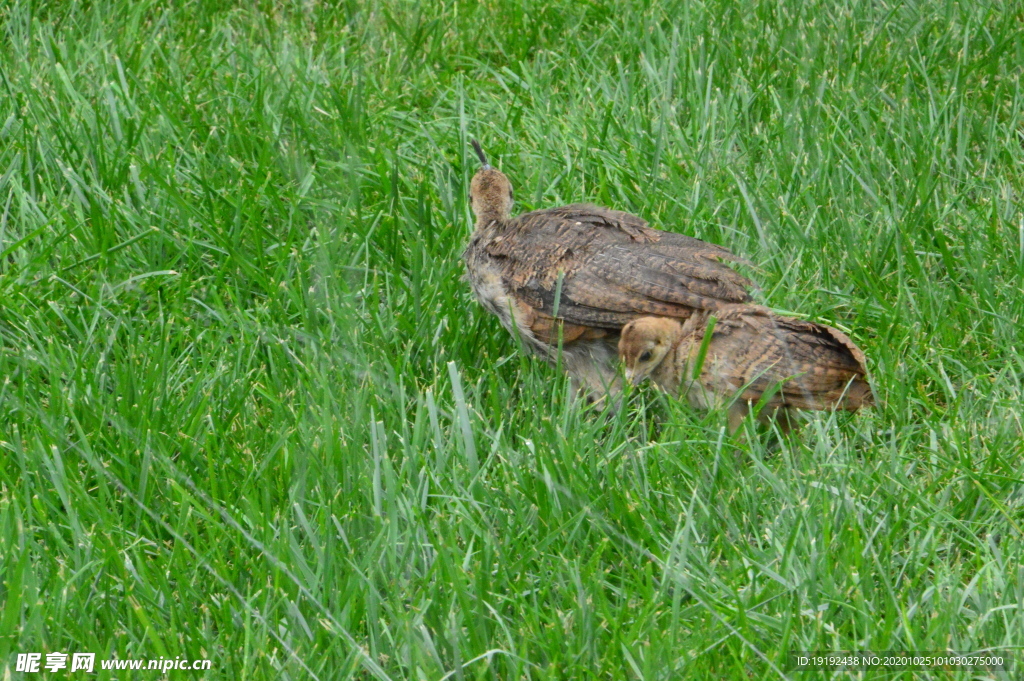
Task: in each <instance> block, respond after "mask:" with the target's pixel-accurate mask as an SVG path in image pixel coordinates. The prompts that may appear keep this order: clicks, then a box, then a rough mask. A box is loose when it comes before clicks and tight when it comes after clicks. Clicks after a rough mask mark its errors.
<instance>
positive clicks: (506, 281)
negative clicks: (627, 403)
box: [463, 140, 752, 397]
mask: <svg viewBox="0 0 1024 681" xmlns="http://www.w3.org/2000/svg"><path fill="white" fill-rule="evenodd" d="M473 149H474V150H475V151H476V154H477V156H478V157H479V159H480V163H481V165H482V167H481V169H480V170H479V171H478V172H477V173H476V175H474V177H473V180H472V182H471V184H470V188H469V195H470V206H471V207H472V209H473V213H474V215H475V216H476V226H475V230H474V232H473V234H472V236H471V237H470V240H469V244H468V245H467V246H466V250H465V252H464V253H463V259H464V261H465V263H466V278H467V279H468V280H469V282H470V284H471V285H472V287H473V293H474V294H475V296H476V298H477V300H478V301H479V302H480V304H481V305H483V307H484V308H485V309H486V310H487V311H488V312H490V313H492V314H494V315H495V316H497V317H498V319H499V320H500V321H501V324H502V325H503V326H504V327H505V328H506V329H507V330H508V331H509V332H510V333H512V334H513V335H516V336H518V337H519V338H521V339H522V340H523V341H524V344H525V345H526V346H527V347H528V348H530V349H531V350H533V351H534V352H536V353H537V354H539V355H540V356H542V357H544V358H545V359H547V360H548V361H550V362H552V363H556V362H557V358H558V351H559V349H561V352H562V358H561V359H562V361H561V364H562V366H564V367H565V369H566V371H567V372H568V373H569V375H570V376H571V377H572V379H573V382H574V383H575V384H576V386H577V387H578V388H579V389H580V390H581V391H582V392H586V393H588V394H589V395H590V396H591V397H599V396H603V395H605V394H611V395H615V394H617V393H618V392H619V390H620V386H619V384H618V381H619V379H618V372H617V359H618V354H617V343H618V339H619V331H620V329H621V328H622V326H623V325H624V324H626V323H628V322H630V321H631V320H633V319H636V318H637V317H643V316H647V315H659V316H664V317H675V318H678V319H686V318H687V317H689V316H690V315H691V314H692V313H693V312H694V311H695V310H717V309H719V308H720V307H722V306H723V305H728V304H734V303H739V302H745V301H748V300H750V295H749V293H748V288H750V287H751V286H752V284H751V282H750V281H749V280H748V279H747V278H746V277H744V276H742V275H740V274H738V273H737V272H735V271H733V270H732V269H730V268H729V267H728V266H726V265H724V264H723V263H722V262H720V261H722V260H733V261H741V262H743V261H742V260H741V259H740V258H738V257H736V256H735V255H733V254H732V253H730V252H729V251H728V250H727V249H725V248H722V247H720V246H716V245H713V244H708V243H705V242H703V241H700V240H699V239H694V238H693V237H689V236H685V235H683V234H676V233H673V232H663V231H660V230H656V229H652V228H650V227H648V226H647V223H646V222H645V221H644V220H642V219H641V218H639V217H637V216H635V215H631V214H629V213H625V212H622V211H616V210H610V209H608V208H602V207H599V206H592V205H588V204H573V205H569V206H561V207H558V208H549V209H544V210H537V211H533V212H530V213H525V214H523V215H520V216H518V217H512V214H511V211H512V183H511V182H509V179H508V177H506V176H505V174H504V173H502V172H501V171H499V170H497V169H495V168H492V167H491V165H490V163H488V161H487V157H486V156H485V155H484V152H483V149H482V148H481V147H480V144H479V143H478V142H477V141H476V140H474V141H473Z"/></svg>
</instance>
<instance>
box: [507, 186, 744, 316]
mask: <svg viewBox="0 0 1024 681" xmlns="http://www.w3.org/2000/svg"><path fill="white" fill-rule="evenodd" d="M487 252H488V254H490V255H491V256H492V257H494V258H495V259H496V260H497V261H498V262H499V263H500V265H499V266H500V267H501V268H502V278H503V280H504V281H505V283H506V285H507V286H508V288H509V290H510V291H512V292H513V293H514V294H515V295H516V296H517V297H518V298H520V299H521V300H522V301H523V302H525V303H526V304H527V305H530V306H531V307H533V308H534V309H536V310H539V311H543V312H544V313H546V314H549V315H553V314H554V313H555V293H556V291H557V290H558V289H559V285H558V281H559V278H561V293H562V295H561V299H560V300H559V303H558V310H557V316H558V317H559V318H560V319H564V320H565V321H566V322H569V323H573V324H581V325H588V326H599V327H604V328H618V327H621V326H622V325H623V324H624V323H626V322H628V321H629V320H631V319H634V318H636V317H637V316H638V315H643V314H654V315H663V316H668V317H678V318H686V317H688V316H689V315H690V314H691V313H692V312H693V310H694V309H711V310H716V309H720V308H721V307H722V306H723V305H726V304H731V303H738V302H745V301H748V300H750V295H749V294H748V293H747V289H748V288H750V287H752V286H753V284H752V283H751V282H750V280H748V279H747V278H746V277H744V276H742V275H740V274H739V273H737V272H735V271H734V270H732V269H731V268H729V267H728V266H727V265H724V264H723V263H722V262H720V260H732V261H737V262H745V261H743V260H742V259H741V258H738V257H737V256H735V255H733V254H732V253H731V252H730V251H729V250H728V249H725V248H722V247H721V246H716V245H714V244H709V243H706V242H704V241H700V240H699V239H694V238H693V237H688V236H685V235H682V234H675V233H672V232H661V231H658V230H655V229H651V228H650V227H648V226H647V223H646V222H644V221H643V220H642V219H640V218H638V217H636V216H635V215H631V214H629V213H624V212H621V211H613V210H608V209H605V208H600V207H597V206H587V205H572V206H564V207H562V208H555V209H549V210H543V211H535V212H533V213H527V214H525V215H522V216H520V217H518V218H516V219H515V220H514V221H513V222H512V223H511V225H510V226H509V228H508V229H507V230H506V231H505V232H504V233H503V234H502V235H500V236H498V237H496V238H495V239H493V240H492V241H491V242H490V243H489V244H488V246H487Z"/></svg>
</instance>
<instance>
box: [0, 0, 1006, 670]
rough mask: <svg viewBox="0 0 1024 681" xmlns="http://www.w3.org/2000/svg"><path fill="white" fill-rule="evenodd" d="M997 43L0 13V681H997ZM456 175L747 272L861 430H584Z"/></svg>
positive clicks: (757, 29) (309, 8) (669, 420)
mask: <svg viewBox="0 0 1024 681" xmlns="http://www.w3.org/2000/svg"><path fill="white" fill-rule="evenodd" d="M179 5H180V7H178V6H179ZM170 6H174V7H177V8H176V9H175V8H170ZM1022 16H1024V6H1022V5H1021V4H1020V3H1019V2H1005V3H1000V2H992V3H979V2H973V1H968V2H961V3H954V2H905V3H899V2H891V1H889V0H882V1H876V2H870V1H867V0H837V1H835V0H827V1H826V0H817V1H803V0H776V1H775V2H763V3H753V2H731V1H728V0H707V1H706V2H682V1H680V2H672V1H669V0H666V1H665V2H658V1H656V0H635V1H630V0H620V1H618V2H600V1H598V2H590V3H578V2H575V1H571V0H555V1H544V2H541V1H540V0H520V1H519V2H508V3H504V2H494V3H476V2H448V3H443V4H442V3H414V2H408V1H405V0H387V1H384V2H378V3H370V2H356V1H351V2H345V3H320V2H316V1H314V0H309V1H307V2H303V3H298V2H295V3H284V2H279V3H274V2H269V1H268V2H262V3H259V6H258V7H256V8H253V9H248V8H247V5H245V4H243V5H242V6H239V7H230V6H221V5H220V3H158V2H155V1H153V0H150V1H141V2H127V0H120V1H118V0H96V1H95V2H75V3H71V2H68V3H64V2H53V3H45V2H32V1H31V0H12V1H11V2H9V3H5V4H4V5H3V6H2V7H0V23H2V40H0V78H2V81H3V82H2V83H0V375H2V377H3V379H2V381H0V440H2V442H0V448H2V458H0V667H2V668H3V669H4V672H3V674H4V678H12V676H11V675H13V678H18V677H19V676H20V674H19V673H17V672H15V671H14V663H15V657H16V653H18V652H31V651H37V652H58V651H63V652H69V653H70V652H95V653H97V655H98V657H99V658H106V657H114V656H117V657H121V658H156V657H160V656H164V657H178V656H181V657H186V658H189V659H195V658H208V659H211V660H212V661H213V669H212V670H211V671H210V672H207V673H206V675H205V678H224V679H262V678H321V679H348V678H351V679H370V678H376V679H388V678H390V679H410V680H417V681H418V680H421V679H429V680H432V681H434V680H439V679H460V680H461V679H518V678H530V679H553V680H554V679H569V678H604V679H621V678H643V679H677V678H678V679H681V678H694V679H697V678H715V679H737V680H738V679H780V678H794V679H796V678H801V679H802V678H814V679H819V678H820V679H826V678H899V679H911V678H954V679H968V678H972V677H971V675H970V674H968V673H967V672H955V673H952V672H951V673H949V674H948V675H945V674H942V673H940V672H931V673H929V674H921V673H918V674H916V675H915V674H913V673H911V672H903V673H894V674H891V675H888V676H886V675H884V674H881V673H880V672H874V673H873V674H874V675H872V673H869V674H868V675H867V676H866V677H864V676H857V675H855V674H850V675H849V676H841V675H840V676H838V677H837V676H836V675H832V674H826V673H824V672H807V673H801V672H793V671H789V670H788V668H787V666H786V655H787V653H788V652H790V651H800V650H856V649H863V650H880V651H885V650H905V651H915V650H916V651H931V650H951V651H970V650H977V649H984V648H990V647H991V648H999V647H1005V646H1016V649H1017V651H1018V654H1019V651H1020V648H1021V646H1022V645H1024V612H1022V610H1024V567H1022V564H1024V561H1022V552H1024V536H1022V530H1024V491H1022V486H1021V482H1022V472H1021V471H1022V455H1024V444H1022V440H1024V437H1022V427H1024V424H1022V417H1021V413H1022V409H1021V403H1022V383H1024V333H1022V329H1024V319H1022V315H1024V218H1022V217H1021V215H1022V210H1021V208H1022V206H1021V196H1022V194H1024V147H1022V144H1024V133H1022V130H1024V92H1022V89H1021V85H1022V83H1021V79H1022V73H1024V38H1022V37H1021V36H1022V35H1024V34H1022V32H1021V25H1022V24H1021V21H1022ZM470 137H478V138H479V139H480V140H481V141H482V142H483V143H484V147H485V149H486V150H487V151H488V153H489V154H490V155H491V157H492V159H493V161H494V162H495V163H496V164H498V165H500V167H502V168H503V169H504V170H505V171H506V172H507V173H508V174H509V176H510V177H511V179H512V181H513V183H514V185H515V187H516V197H517V199H518V207H519V208H521V209H523V210H527V209H533V208H539V207H547V206H553V205H557V204H559V203H563V202H574V201H593V202H598V203H602V204H605V205H608V206H611V207H614V208H618V209H624V210H630V211H634V212H637V213H640V214H642V215H644V216H645V217H646V218H648V219H649V220H650V221H651V222H652V223H654V224H655V225H656V226H660V227H663V228H666V229H671V230H676V231H681V232H684V233H687V234H692V235H695V236H698V237H701V238H704V239H708V240H711V241H714V242H716V243H720V244H723V245H725V246H728V247H730V248H732V249H733V250H735V251H736V252H737V253H740V254H742V255H744V256H746V257H748V258H750V259H751V260H752V261H753V262H755V263H756V264H757V267H756V269H754V270H752V271H750V272H749V273H750V274H751V275H752V276H754V277H755V278H756V279H757V280H758V281H759V282H760V283H761V284H762V289H761V291H760V293H759V294H758V296H759V298H760V299H762V300H763V301H764V302H766V303H767V304H770V305H772V306H773V307H775V308H777V309H781V310H790V311H794V312H798V313H800V314H802V315H807V316H809V317H810V318H813V319H816V320H819V321H823V322H826V323H830V324H834V325H837V326H839V327H841V328H843V329H844V330H847V331H848V332H849V333H850V335H851V336H852V337H853V338H854V339H855V340H856V341H857V342H858V343H859V344H860V345H861V346H862V347H863V348H864V350H865V352H866V353H867V355H868V357H869V360H870V367H871V370H872V380H873V382H874V385H875V386H876V390H877V393H878V395H879V397H880V401H881V405H880V407H879V408H878V409H877V410H874V411H873V412H872V413H865V414H859V415H856V416H854V417H848V416H832V415H821V416H818V417H816V418H814V419H812V421H811V422H810V423H809V424H808V426H807V427H806V429H805V430H804V431H803V432H802V433H801V434H800V435H799V436H798V437H796V438H792V439H789V440H784V441H782V442H779V441H778V440H777V438H775V437H773V436H772V435H771V434H770V433H761V434H756V435H754V436H752V437H751V438H750V439H749V440H748V441H747V442H746V443H745V444H740V445H739V447H740V451H741V456H739V457H736V456H734V449H735V448H736V447H737V444H736V443H735V442H733V441H731V440H730V439H729V438H727V437H726V436H725V435H724V434H723V432H722V425H723V418H722V415H721V414H711V415H702V414H696V413H693V412H691V411H690V410H689V409H688V408H687V407H686V406H685V405H682V404H677V403H674V402H668V401H665V400H664V399H662V398H660V397H657V396H655V395H653V394H652V393H650V392H642V393H638V394H636V395H635V396H633V397H632V398H631V401H630V403H629V405H628V406H627V407H626V408H625V409H623V410H621V411H620V412H618V413H617V414H612V415H609V414H601V413H596V412H595V411H593V410H588V409H587V408H585V407H583V406H582V405H581V404H580V403H579V402H577V401H575V400H573V399H572V398H571V396H570V394H569V386H568V382H567V381H566V380H565V379H564V378H563V377H561V376H559V375H558V374H557V373H556V372H555V371H554V369H552V368H551V367H548V366H546V365H544V364H542V363H540V362H538V361H537V360H535V359H532V358H526V357H523V356H522V355H521V354H520V353H518V352H517V348H516V342H515V340H514V339H512V338H511V337H509V336H508V334H506V333H505V332H504V331H502V330H501V329H500V327H499V325H498V323H497V321H496V320H495V319H494V318H492V317H489V316H487V315H486V314H485V313H484V312H483V311H482V310H481V308H480V307H479V306H478V305H476V304H475V303H474V302H473V301H472V299H471V297H470V293H469V290H468V286H467V285H466V284H465V283H464V282H462V281H461V280H460V277H461V275H462V273H463V267H462V264H461V260H460V257H459V256H460V253H461V249H462V247H463V244H464V242H465V240H466V238H467V236H468V234H469V232H470V230H471V226H472V222H471V216H470V213H469V206H468V202H467V199H466V188H467V186H468V180H469V178H470V177H471V175H472V173H473V172H474V170H475V162H474V158H473V156H472V151H471V150H470V148H469V146H468V144H467V142H468V139H469V138H470ZM64 673H66V672H64ZM109 674H110V672H97V673H96V674H95V675H94V676H93V675H87V676H89V677H90V678H98V679H105V678H111V677H110V676H109ZM76 675H77V673H76ZM29 676H31V675H26V678H28V677H29ZM58 676H60V673H58V674H55V675H54V677H58ZM171 676H172V678H200V677H202V675H201V674H199V673H194V672H173V673H172V674H171ZM157 677H158V675H157V674H154V673H152V672H148V673H146V672H143V673H141V674H140V676H139V678H157ZM60 678H63V676H60ZM83 678H84V677H83ZM986 678H987V677H986ZM996 678H1010V677H1009V676H1005V677H996Z"/></svg>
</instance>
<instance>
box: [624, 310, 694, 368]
mask: <svg viewBox="0 0 1024 681" xmlns="http://www.w3.org/2000/svg"><path fill="white" fill-rule="evenodd" d="M682 330H683V325H682V324H681V323H680V322H679V320H676V319H668V318H666V317H641V318H640V319H634V320H633V321H631V322H630V323H629V324H626V325H625V326H624V327H622V335H621V336H620V337H619V359H620V360H622V363H623V364H624V365H625V366H626V380H627V381H629V382H630V383H632V384H633V385H639V384H640V383H642V382H643V381H644V380H646V379H647V378H648V377H649V376H650V375H651V372H653V371H654V370H655V369H656V368H657V367H658V365H659V364H661V362H662V360H663V359H665V355H667V354H668V353H669V350H671V349H672V348H673V347H675V345H676V344H677V343H678V342H679V339H680V337H681V335H682Z"/></svg>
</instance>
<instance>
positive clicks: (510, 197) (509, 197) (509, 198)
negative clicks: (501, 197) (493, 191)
mask: <svg viewBox="0 0 1024 681" xmlns="http://www.w3.org/2000/svg"><path fill="white" fill-rule="evenodd" d="M508 200H509V201H515V199H513V198H512V190H511V189H509V190H508Z"/></svg>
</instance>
